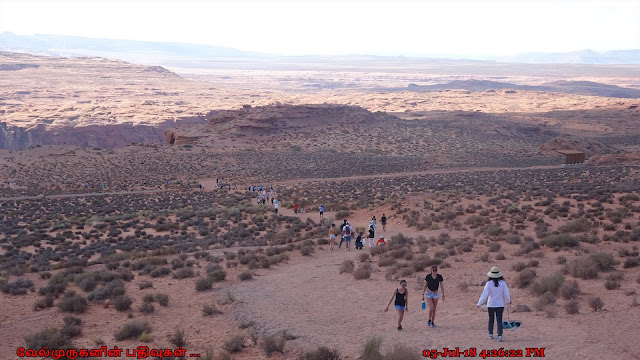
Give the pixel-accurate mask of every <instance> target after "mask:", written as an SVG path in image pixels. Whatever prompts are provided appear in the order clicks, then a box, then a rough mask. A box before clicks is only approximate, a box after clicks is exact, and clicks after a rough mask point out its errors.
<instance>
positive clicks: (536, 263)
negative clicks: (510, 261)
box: [529, 259, 540, 267]
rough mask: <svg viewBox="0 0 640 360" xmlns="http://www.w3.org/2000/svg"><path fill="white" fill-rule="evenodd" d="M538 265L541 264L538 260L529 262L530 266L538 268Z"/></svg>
mask: <svg viewBox="0 0 640 360" xmlns="http://www.w3.org/2000/svg"><path fill="white" fill-rule="evenodd" d="M538 265H540V262H539V261H538V260H535V259H531V260H529V266H531V267H537V266H538Z"/></svg>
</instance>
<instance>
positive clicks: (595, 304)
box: [589, 296, 604, 311]
mask: <svg viewBox="0 0 640 360" xmlns="http://www.w3.org/2000/svg"><path fill="white" fill-rule="evenodd" d="M603 306H604V302H603V301H602V299H600V297H599V296H592V297H590V298H589V307H591V308H592V309H593V311H598V310H602V307H603Z"/></svg>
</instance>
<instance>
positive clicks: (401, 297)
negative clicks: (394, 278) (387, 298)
mask: <svg viewBox="0 0 640 360" xmlns="http://www.w3.org/2000/svg"><path fill="white" fill-rule="evenodd" d="M395 304H396V305H398V306H405V305H406V304H407V290H405V291H404V293H403V294H401V293H400V291H399V290H398V289H396V302H395Z"/></svg>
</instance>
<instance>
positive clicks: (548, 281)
mask: <svg viewBox="0 0 640 360" xmlns="http://www.w3.org/2000/svg"><path fill="white" fill-rule="evenodd" d="M562 284H564V275H562V274H554V275H551V276H547V277H543V278H539V279H537V280H536V281H534V282H533V284H532V285H531V291H533V293H534V294H536V295H542V294H545V293H547V292H549V293H552V294H556V293H557V292H558V290H560V287H561V286H562Z"/></svg>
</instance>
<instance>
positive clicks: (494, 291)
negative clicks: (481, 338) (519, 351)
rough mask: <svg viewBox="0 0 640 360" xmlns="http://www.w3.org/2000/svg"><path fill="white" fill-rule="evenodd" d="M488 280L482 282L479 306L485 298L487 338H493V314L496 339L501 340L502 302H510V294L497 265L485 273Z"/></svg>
mask: <svg viewBox="0 0 640 360" xmlns="http://www.w3.org/2000/svg"><path fill="white" fill-rule="evenodd" d="M487 275H488V276H489V280H487V283H486V284H484V291H482V295H480V300H478V305H477V306H478V307H480V306H481V305H482V304H483V303H484V302H485V300H486V301H487V312H488V313H489V327H488V330H489V339H493V318H494V316H495V318H496V320H497V322H498V341H500V342H502V312H503V311H504V303H505V302H506V303H507V304H511V296H510V295H509V288H508V287H507V283H506V282H505V281H504V277H502V273H501V272H500V269H498V267H497V266H494V267H492V268H491V271H489V272H488V273H487Z"/></svg>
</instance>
